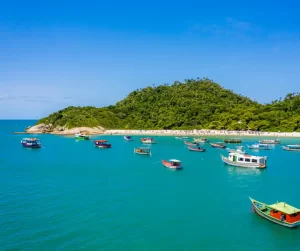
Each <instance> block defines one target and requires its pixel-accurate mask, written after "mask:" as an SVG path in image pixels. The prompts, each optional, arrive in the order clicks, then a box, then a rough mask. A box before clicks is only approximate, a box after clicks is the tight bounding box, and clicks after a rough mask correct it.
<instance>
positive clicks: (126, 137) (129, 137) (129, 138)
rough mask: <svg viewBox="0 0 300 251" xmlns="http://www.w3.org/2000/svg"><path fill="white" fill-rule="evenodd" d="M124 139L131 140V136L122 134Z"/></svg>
mask: <svg viewBox="0 0 300 251" xmlns="http://www.w3.org/2000/svg"><path fill="white" fill-rule="evenodd" d="M124 140H126V141H133V139H132V137H131V136H129V135H124Z"/></svg>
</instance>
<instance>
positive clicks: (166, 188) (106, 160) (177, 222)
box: [0, 121, 300, 251]
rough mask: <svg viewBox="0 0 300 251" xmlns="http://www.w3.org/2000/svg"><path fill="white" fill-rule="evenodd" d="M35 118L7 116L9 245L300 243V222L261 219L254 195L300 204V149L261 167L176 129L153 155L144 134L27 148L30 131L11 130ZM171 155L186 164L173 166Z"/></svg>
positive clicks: (237, 246) (0, 237)
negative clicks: (192, 145)
mask: <svg viewBox="0 0 300 251" xmlns="http://www.w3.org/2000/svg"><path fill="white" fill-rule="evenodd" d="M33 123H34V122H33V121H0V136H1V151H0V250H77V249H78V250H172V251H174V250H283V249H284V250H299V249H300V229H287V228H284V227H281V226H279V225H276V224H273V223H271V222H269V221H267V220H265V219H262V218H260V217H259V216H258V215H256V214H254V213H253V212H252V210H251V204H250V201H249V199H248V196H251V197H253V198H255V199H257V200H260V201H263V202H266V203H269V204H271V203H274V202H276V201H286V202H287V203H289V204H292V205H294V206H296V207H298V208H300V195H299V187H300V167H299V163H300V162H299V161H300V153H297V152H286V151H283V150H282V149H281V147H280V146H276V147H275V148H274V149H273V150H271V151H260V152H258V155H267V156H268V168H267V169H266V170H255V169H243V168H235V167H229V166H225V165H223V163H222V162H221V159H220V153H223V154H225V155H226V150H222V149H213V148H211V147H210V146H209V145H208V144H207V145H205V148H207V152H205V153H197V152H190V151H188V150H187V148H186V147H185V146H184V144H183V141H181V140H176V139H175V138H174V137H155V139H156V141H157V143H158V144H156V145H153V146H152V152H153V155H152V156H151V157H148V156H139V155H134V154H133V148H134V147H138V146H140V143H139V137H138V136H136V137H134V139H135V141H134V142H124V140H123V137H122V136H102V137H100V136H97V137H93V139H108V140H109V141H110V142H111V143H112V148H111V149H96V148H95V147H94V146H93V143H92V141H79V142H76V141H75V140H74V138H73V137H64V136H53V135H39V136H38V137H39V138H40V139H41V142H42V144H43V146H44V148H42V149H33V150H31V149H24V148H22V147H21V144H20V140H21V139H22V138H23V137H25V136H24V135H13V134H11V132H12V131H22V130H24V128H25V127H26V126H28V125H31V124H33ZM222 139H223V138H222V137H220V138H211V140H215V141H217V140H222ZM257 139H258V138H243V144H244V145H246V144H251V143H254V142H255V141H256V140H257ZM296 142H300V139H299V140H297V139H282V143H283V144H286V143H296ZM168 158H177V159H180V160H182V162H183V165H184V169H183V170H182V171H172V170H169V169H166V168H164V167H163V166H162V165H161V163H160V161H161V160H162V159H168Z"/></svg>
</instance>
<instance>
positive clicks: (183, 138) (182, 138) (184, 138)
mask: <svg viewBox="0 0 300 251" xmlns="http://www.w3.org/2000/svg"><path fill="white" fill-rule="evenodd" d="M188 138H189V137H175V139H181V140H186V139H188Z"/></svg>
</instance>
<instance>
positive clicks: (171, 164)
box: [162, 159, 183, 169]
mask: <svg viewBox="0 0 300 251" xmlns="http://www.w3.org/2000/svg"><path fill="white" fill-rule="evenodd" d="M162 164H163V166H165V167H167V168H171V169H182V168H183V166H182V165H181V161H180V160H177V159H170V160H169V161H167V160H162Z"/></svg>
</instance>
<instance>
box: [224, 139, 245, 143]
mask: <svg viewBox="0 0 300 251" xmlns="http://www.w3.org/2000/svg"><path fill="white" fill-rule="evenodd" d="M224 142H225V143H233V144H238V143H242V140H241V139H236V138H233V139H225V140H224Z"/></svg>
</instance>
